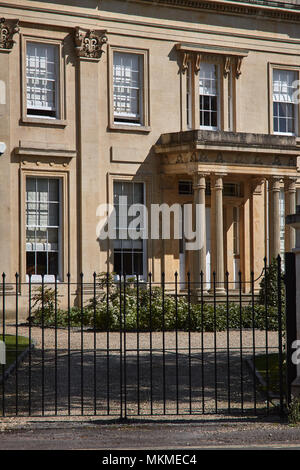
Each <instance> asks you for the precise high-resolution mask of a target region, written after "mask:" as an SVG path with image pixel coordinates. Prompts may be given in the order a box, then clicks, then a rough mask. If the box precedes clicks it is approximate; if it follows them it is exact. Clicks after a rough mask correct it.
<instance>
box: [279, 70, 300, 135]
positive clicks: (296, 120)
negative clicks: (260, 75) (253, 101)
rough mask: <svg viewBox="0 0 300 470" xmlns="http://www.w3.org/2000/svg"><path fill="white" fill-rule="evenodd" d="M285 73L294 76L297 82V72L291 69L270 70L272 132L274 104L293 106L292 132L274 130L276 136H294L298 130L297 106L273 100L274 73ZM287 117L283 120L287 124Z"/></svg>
mask: <svg viewBox="0 0 300 470" xmlns="http://www.w3.org/2000/svg"><path fill="white" fill-rule="evenodd" d="M277 71H278V72H280V71H282V72H285V73H291V74H294V75H295V80H297V79H298V78H299V77H297V71H296V70H293V69H291V70H290V69H285V68H284V67H275V68H273V69H272V115H273V130H274V120H275V116H274V103H282V104H290V105H292V106H293V113H294V116H293V118H292V120H293V131H292V132H281V131H275V130H274V134H276V135H296V134H297V128H298V109H297V105H296V103H295V102H294V101H284V100H280V99H279V100H274V94H275V91H274V73H275V72H277ZM277 94H278V95H279V94H280V93H279V92H277ZM288 119H289V118H288V117H287V116H285V120H286V121H287V122H288Z"/></svg>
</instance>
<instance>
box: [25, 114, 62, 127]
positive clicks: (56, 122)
mask: <svg viewBox="0 0 300 470" xmlns="http://www.w3.org/2000/svg"><path fill="white" fill-rule="evenodd" d="M21 122H22V123H23V124H37V125H44V126H59V127H66V126H67V121H66V120H65V119H50V118H49V119H47V118H40V117H31V116H24V117H22V118H21Z"/></svg>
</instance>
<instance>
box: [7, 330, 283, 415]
mask: <svg viewBox="0 0 300 470" xmlns="http://www.w3.org/2000/svg"><path fill="white" fill-rule="evenodd" d="M15 331H16V329H15V326H9V325H7V326H6V332H7V333H10V334H15ZM18 334H19V335H23V336H29V330H28V327H27V326H19V327H18ZM31 335H32V338H33V340H34V342H35V348H34V349H33V351H32V353H31V358H30V357H29V356H27V357H26V359H25V360H24V361H23V362H22V363H21V364H20V365H19V366H18V368H17V371H15V372H14V373H13V374H12V375H11V376H10V377H9V379H8V380H7V381H6V382H5V403H4V405H5V411H6V415H7V416H13V415H15V414H16V411H17V412H18V415H20V416H26V415H28V412H29V406H30V407H31V413H32V415H33V416H34V415H41V414H44V415H45V416H48V415H49V416H50V415H54V414H57V415H67V414H68V413H70V415H72V416H73V415H79V414H82V413H83V414H84V415H93V414H94V413H96V414H97V415H99V416H106V415H112V416H114V415H115V416H119V415H120V410H121V408H122V410H123V414H124V411H125V410H126V413H127V416H135V415H138V414H140V415H150V414H153V415H163V414H166V415H173V414H174V415H176V414H180V415H185V414H186V415H188V414H191V413H192V414H195V415H197V414H202V413H203V412H205V413H215V412H221V413H222V412H224V413H225V412H226V413H227V412H228V407H229V404H230V408H231V410H232V411H235V412H238V413H240V412H241V410H242V408H243V410H244V411H245V412H247V411H249V412H252V413H253V407H254V399H255V398H256V402H257V403H256V405H257V409H258V410H259V409H260V408H265V404H266V403H265V400H266V397H265V396H264V395H263V394H261V393H259V392H257V393H256V392H255V387H254V381H253V380H254V379H253V372H252V370H251V369H250V367H249V366H248V364H247V359H251V358H252V357H253V344H254V343H253V340H254V342H255V353H256V354H257V355H258V354H261V353H264V352H265V345H266V333H265V332H264V331H255V337H253V332H252V331H251V330H243V331H242V332H241V333H240V331H234V330H233V331H230V332H229V337H227V333H226V332H218V333H216V334H214V333H204V334H203V337H202V335H201V333H191V334H190V335H189V334H188V333H186V332H178V333H177V334H176V333H175V332H167V333H165V335H163V334H162V333H152V334H151V335H150V333H140V334H139V335H137V334H136V333H126V335H124V334H123V335H122V337H120V334H119V333H109V335H107V334H106V333H96V334H94V332H92V331H84V333H83V335H81V332H80V331H78V330H72V331H71V333H70V335H68V331H67V330H63V329H59V330H57V333H56V336H55V330H54V329H51V328H46V329H44V332H43V333H42V330H41V329H40V328H37V327H33V328H32V329H31ZM267 339H268V347H269V351H270V352H272V351H278V349H277V348H278V333H276V332H269V333H268V337H267ZM241 340H242V350H241V348H240V344H241ZM68 342H69V344H68ZM55 344H56V348H55ZM120 344H121V346H122V347H121V348H120ZM94 345H96V349H94ZM215 345H216V349H215ZM150 346H151V347H150ZM81 348H82V349H81ZM29 366H30V367H29ZM121 366H122V367H121ZM121 371H122V372H121ZM121 388H122V394H121ZM16 390H17V393H16ZM0 401H1V398H0ZM229 402H230V403H229ZM1 407H2V405H1ZM0 409H1V408H0Z"/></svg>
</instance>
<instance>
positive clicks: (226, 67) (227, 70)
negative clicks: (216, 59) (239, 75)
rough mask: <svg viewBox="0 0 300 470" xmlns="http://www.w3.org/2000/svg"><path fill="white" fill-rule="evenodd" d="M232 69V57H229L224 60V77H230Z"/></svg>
mask: <svg viewBox="0 0 300 470" xmlns="http://www.w3.org/2000/svg"><path fill="white" fill-rule="evenodd" d="M230 69H231V57H229V56H227V57H225V59H224V72H223V73H224V77H225V78H226V77H228V75H229V74H230Z"/></svg>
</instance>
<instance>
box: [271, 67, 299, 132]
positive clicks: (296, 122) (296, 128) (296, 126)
mask: <svg viewBox="0 0 300 470" xmlns="http://www.w3.org/2000/svg"><path fill="white" fill-rule="evenodd" d="M275 69H277V70H283V71H287V72H293V73H295V74H296V76H295V78H296V80H299V79H300V67H297V66H292V65H288V64H282V63H281V64H280V63H270V62H269V64H268V71H269V132H270V133H271V134H274V135H285V136H289V135H290V136H298V135H300V132H299V124H300V120H299V104H298V103H294V106H295V119H294V132H275V131H274V109H273V71H274V70H275Z"/></svg>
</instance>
